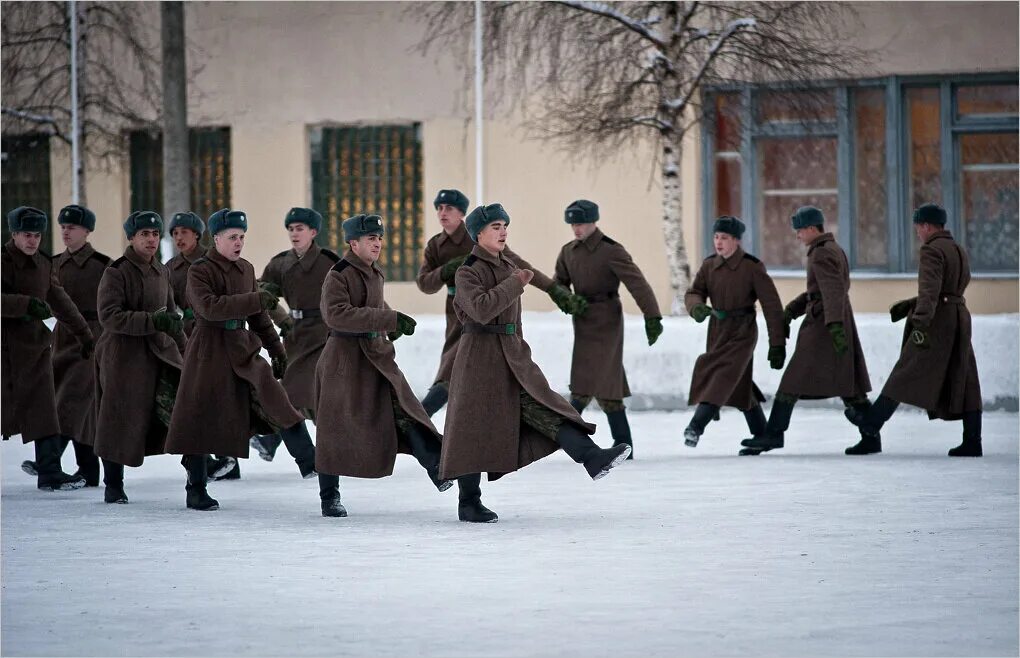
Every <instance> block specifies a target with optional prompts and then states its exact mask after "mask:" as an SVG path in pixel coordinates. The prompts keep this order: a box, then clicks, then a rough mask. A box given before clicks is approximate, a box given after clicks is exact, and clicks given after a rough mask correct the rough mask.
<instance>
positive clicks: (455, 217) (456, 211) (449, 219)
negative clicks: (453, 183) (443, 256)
mask: <svg viewBox="0 0 1020 658" xmlns="http://www.w3.org/2000/svg"><path fill="white" fill-rule="evenodd" d="M436 216H437V217H439V224H440V225H441V226H442V227H443V230H444V231H446V232H447V233H453V232H454V231H456V230H457V226H459V225H460V223H461V222H462V221H464V213H462V212H461V211H460V208H457V207H455V206H451V205H450V204H448V203H440V204H439V205H438V206H436Z"/></svg>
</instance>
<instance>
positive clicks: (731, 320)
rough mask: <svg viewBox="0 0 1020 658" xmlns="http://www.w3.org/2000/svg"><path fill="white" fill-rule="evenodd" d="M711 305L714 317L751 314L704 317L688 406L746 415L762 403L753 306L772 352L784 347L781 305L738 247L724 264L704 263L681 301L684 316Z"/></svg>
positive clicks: (713, 259)
mask: <svg viewBox="0 0 1020 658" xmlns="http://www.w3.org/2000/svg"><path fill="white" fill-rule="evenodd" d="M710 301H711V306H712V308H713V309H715V310H718V311H727V312H734V311H742V310H748V309H749V310H750V311H751V313H750V314H749V315H745V316H742V317H727V318H724V319H722V320H720V319H718V318H717V317H715V316H714V315H710V316H708V338H707V340H706V342H705V353H704V354H702V355H701V356H699V357H698V360H697V361H695V362H694V374H693V376H692V377H691V392H690V394H689V395H688V396H687V404H690V405H695V404H699V403H701V402H707V403H709V404H714V405H716V406H719V407H722V406H728V407H736V408H737V409H740V410H742V411H747V410H748V409H751V408H752V407H754V406H755V405H757V404H758V403H760V402H762V401H764V400H765V396H764V395H762V393H761V391H760V390H759V389H758V387H757V386H756V385H755V383H754V380H753V379H752V373H753V370H754V347H755V345H757V344H758V323H757V322H756V321H755V315H754V303H755V302H756V301H757V302H760V303H761V308H762V313H764V314H765V326H766V328H767V329H768V333H769V346H772V347H782V346H783V345H785V344H786V338H785V337H784V336H783V303H782V302H781V301H780V299H779V293H778V292H776V285H775V284H774V283H773V282H772V277H770V276H769V274H768V272H767V271H765V264H764V263H762V262H761V261H760V260H758V259H757V258H755V257H754V256H752V255H751V254H748V253H745V252H744V250H743V249H741V248H740V247H737V250H736V251H735V252H734V253H733V255H732V256H730V257H729V258H723V257H722V256H719V255H716V254H712V255H711V256H709V257H708V258H706V259H705V260H704V261H703V262H702V263H701V267H700V268H699V269H698V273H697V275H696V276H695V277H694V283H692V284H691V287H690V288H688V289H687V293H686V294H685V295H684V306H686V307H687V312H688V313H690V312H691V309H693V308H694V307H695V306H697V305H698V304H708V303H709V302H710Z"/></svg>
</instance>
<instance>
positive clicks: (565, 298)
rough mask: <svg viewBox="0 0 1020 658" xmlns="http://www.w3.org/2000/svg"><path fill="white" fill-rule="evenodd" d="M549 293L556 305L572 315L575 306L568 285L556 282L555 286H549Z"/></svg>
mask: <svg viewBox="0 0 1020 658" xmlns="http://www.w3.org/2000/svg"><path fill="white" fill-rule="evenodd" d="M547 294H548V295H549V298H550V299H552V300H553V303H554V304H556V306H557V307H558V308H559V309H560V310H561V311H563V312H564V313H566V314H567V315H571V312H572V311H573V310H574V309H573V306H571V304H570V294H571V293H570V291H569V290H567V288H566V286H564V285H562V284H559V283H554V284H553V287H552V288H549V291H548V292H547Z"/></svg>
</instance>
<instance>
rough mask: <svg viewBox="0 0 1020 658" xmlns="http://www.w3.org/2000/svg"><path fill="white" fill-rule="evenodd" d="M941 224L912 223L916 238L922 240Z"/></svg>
mask: <svg viewBox="0 0 1020 658" xmlns="http://www.w3.org/2000/svg"><path fill="white" fill-rule="evenodd" d="M941 228H942V227H941V226H938V225H936V224H914V233H916V234H917V239H918V240H920V241H921V242H924V241H925V240H927V239H928V238H930V237H931V236H932V234H933V233H935V232H936V231H938V230H939V229H941Z"/></svg>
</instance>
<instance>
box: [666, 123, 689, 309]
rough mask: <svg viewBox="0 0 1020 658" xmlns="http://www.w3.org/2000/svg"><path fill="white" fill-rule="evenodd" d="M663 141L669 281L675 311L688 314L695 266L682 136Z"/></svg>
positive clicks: (671, 136) (667, 137)
mask: <svg viewBox="0 0 1020 658" xmlns="http://www.w3.org/2000/svg"><path fill="white" fill-rule="evenodd" d="M660 141H661V145H662V233H663V237H664V238H665V242H666V262H667V265H668V266H669V284H670V288H671V289H672V291H673V299H672V300H671V302H670V313H671V314H672V315H686V314H687V309H686V308H685V307H684V303H683V302H684V293H685V292H686V291H687V287H688V286H689V285H690V281H691V266H690V263H689V261H688V258H687V245H686V242H685V241H684V227H683V213H682V212H681V210H682V209H683V190H682V189H681V186H680V158H681V155H682V153H683V147H682V145H681V140H680V138H677V137H675V136H674V135H670V134H664V135H662V136H661V137H660Z"/></svg>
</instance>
